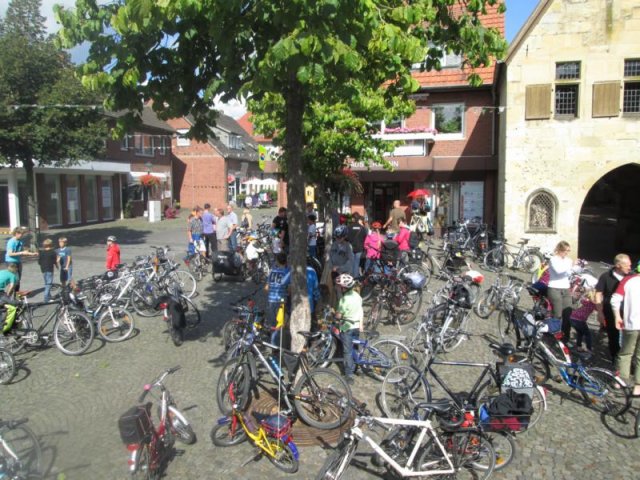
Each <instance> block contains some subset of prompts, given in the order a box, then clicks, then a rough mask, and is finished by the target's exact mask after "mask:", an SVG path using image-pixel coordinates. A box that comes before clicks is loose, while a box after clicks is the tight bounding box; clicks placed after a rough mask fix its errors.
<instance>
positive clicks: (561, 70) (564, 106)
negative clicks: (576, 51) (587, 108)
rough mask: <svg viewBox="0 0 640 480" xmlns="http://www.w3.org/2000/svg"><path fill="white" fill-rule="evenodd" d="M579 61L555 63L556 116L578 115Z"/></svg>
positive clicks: (572, 116)
mask: <svg viewBox="0 0 640 480" xmlns="http://www.w3.org/2000/svg"><path fill="white" fill-rule="evenodd" d="M573 80H580V62H561V63H556V85H555V90H556V91H555V114H556V117H570V118H575V117H577V116H578V100H579V97H578V94H579V84H578V83H575V82H573Z"/></svg>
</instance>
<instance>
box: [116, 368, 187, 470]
mask: <svg viewBox="0 0 640 480" xmlns="http://www.w3.org/2000/svg"><path fill="white" fill-rule="evenodd" d="M178 370H180V366H176V367H173V368H170V369H168V370H165V371H164V372H163V373H162V374H161V375H160V376H159V377H158V378H156V379H155V380H154V381H153V382H151V383H149V384H147V385H145V386H144V392H143V393H142V395H141V396H140V398H139V399H138V403H142V402H143V401H144V399H145V398H146V396H147V394H149V393H150V392H152V391H153V390H154V389H157V390H159V391H160V395H159V397H158V400H159V402H160V404H159V406H158V418H159V422H158V426H157V427H155V426H154V424H153V420H152V417H151V406H152V403H151V402H147V403H145V404H143V405H137V406H135V407H132V408H130V409H129V410H127V411H126V412H125V413H124V414H123V415H122V416H121V417H120V420H119V421H118V426H119V427H120V437H121V438H122V441H123V442H124V444H125V445H126V446H127V450H128V451H129V460H128V466H129V472H130V473H131V477H132V478H134V479H145V480H152V479H158V478H160V476H161V474H162V471H163V469H164V468H165V466H166V463H167V462H168V460H169V459H170V458H171V457H172V455H173V453H174V447H173V445H174V441H175V439H178V440H179V441H181V442H182V443H185V444H188V445H190V444H192V443H194V442H195V441H196V434H195V433H194V431H193V428H192V427H191V425H190V424H189V422H188V421H187V419H186V418H185V417H184V415H183V414H182V413H180V411H179V410H178V408H177V407H176V404H175V401H174V400H173V397H172V396H171V393H169V390H168V389H167V388H166V387H165V386H164V384H163V383H162V382H163V381H164V379H165V378H166V377H167V375H170V374H172V373H175V372H177V371H178Z"/></svg>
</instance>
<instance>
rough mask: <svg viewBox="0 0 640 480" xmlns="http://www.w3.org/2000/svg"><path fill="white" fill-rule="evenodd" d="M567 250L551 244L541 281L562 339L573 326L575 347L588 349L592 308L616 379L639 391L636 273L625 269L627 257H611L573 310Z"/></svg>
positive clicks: (638, 278) (639, 282) (562, 245)
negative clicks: (547, 264)
mask: <svg viewBox="0 0 640 480" xmlns="http://www.w3.org/2000/svg"><path fill="white" fill-rule="evenodd" d="M570 252H571V246H570V245H569V243H567V242H565V241H561V242H559V243H558V245H556V248H555V250H554V255H553V256H552V257H551V258H550V260H549V268H548V275H547V276H546V278H545V279H544V283H546V286H547V296H548V298H549V301H550V302H551V304H552V307H553V316H554V317H556V318H559V319H562V333H563V340H564V341H565V342H566V343H570V342H571V340H570V335H571V327H573V328H574V329H575V330H576V347H577V349H578V350H579V351H583V352H589V353H592V349H593V340H592V336H591V331H590V330H589V327H588V325H587V319H588V318H589V316H590V315H591V314H592V313H593V312H594V311H596V312H597V315H598V323H599V324H600V327H601V328H602V330H603V331H605V332H606V334H607V338H608V348H609V354H610V359H611V362H612V363H613V364H614V366H615V369H616V370H618V371H619V374H620V377H622V378H623V379H624V380H625V381H627V382H628V383H632V384H633V385H634V389H633V395H640V273H638V270H636V272H632V271H631V270H632V263H631V258H630V257H629V255H627V254H624V253H620V254H618V255H616V256H615V258H614V264H613V267H612V268H610V269H609V270H607V271H606V272H604V273H603V274H602V275H600V277H599V278H598V280H597V281H596V282H595V284H593V285H589V284H587V285H585V287H586V293H585V295H584V297H583V298H582V299H581V300H580V305H579V306H577V308H573V301H572V297H571V292H570V287H571V285H570V276H571V274H572V273H573V272H575V271H576V270H578V269H579V268H580V267H579V266H578V265H576V264H575V263H574V262H573V260H571V258H569V253H570ZM583 342H584V343H585V345H586V347H585V346H584V345H583ZM632 363H633V367H634V370H635V371H634V377H633V381H632V382H629V380H630V373H631V365H632Z"/></svg>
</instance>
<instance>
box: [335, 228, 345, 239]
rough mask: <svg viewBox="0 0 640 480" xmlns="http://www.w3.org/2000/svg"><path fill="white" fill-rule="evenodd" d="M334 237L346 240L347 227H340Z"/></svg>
mask: <svg viewBox="0 0 640 480" xmlns="http://www.w3.org/2000/svg"><path fill="white" fill-rule="evenodd" d="M333 236H334V237H335V238H345V237H346V236H347V227H345V226H344V225H339V226H338V227H337V228H336V229H335V230H334V231H333Z"/></svg>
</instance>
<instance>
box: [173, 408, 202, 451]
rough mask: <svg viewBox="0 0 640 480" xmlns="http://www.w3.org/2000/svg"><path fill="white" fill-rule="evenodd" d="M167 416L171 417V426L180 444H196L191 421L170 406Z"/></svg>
mask: <svg viewBox="0 0 640 480" xmlns="http://www.w3.org/2000/svg"><path fill="white" fill-rule="evenodd" d="M167 415H168V416H169V424H170V425H171V432H172V433H173V434H174V435H175V437H176V438H177V439H178V441H179V442H182V443H184V444H186V445H191V444H193V443H195V442H196V434H195V432H194V431H193V427H192V426H191V424H189V421H188V420H187V419H186V418H185V417H184V415H183V414H182V412H180V411H179V410H178V409H177V408H176V407H174V406H173V405H169V408H168V411H167Z"/></svg>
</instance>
